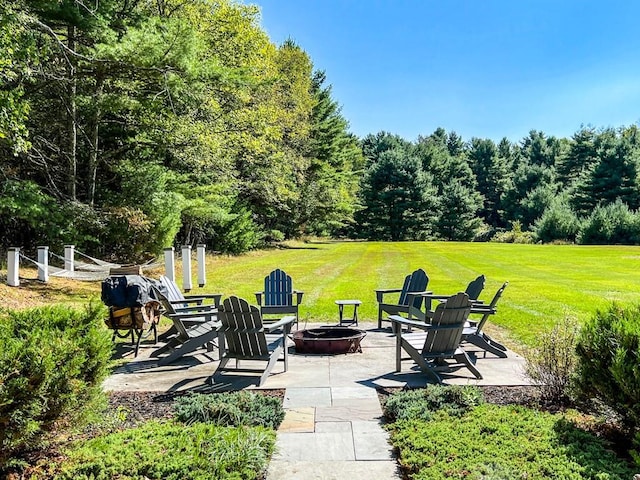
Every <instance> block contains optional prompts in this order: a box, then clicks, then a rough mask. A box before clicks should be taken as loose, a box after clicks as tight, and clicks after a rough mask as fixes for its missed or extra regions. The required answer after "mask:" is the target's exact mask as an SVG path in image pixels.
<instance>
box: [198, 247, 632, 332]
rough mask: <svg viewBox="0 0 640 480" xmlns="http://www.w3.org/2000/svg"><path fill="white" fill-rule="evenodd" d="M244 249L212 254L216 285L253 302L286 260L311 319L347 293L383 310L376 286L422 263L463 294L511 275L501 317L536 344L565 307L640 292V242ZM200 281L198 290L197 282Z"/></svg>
mask: <svg viewBox="0 0 640 480" xmlns="http://www.w3.org/2000/svg"><path fill="white" fill-rule="evenodd" d="M292 247H293V248H290V249H278V250H269V251H262V252H254V253H251V254H249V255H245V256H241V257H212V258H211V261H210V262H209V264H208V265H207V267H208V270H207V278H208V284H207V286H206V289H207V290H210V291H214V290H215V291H220V292H223V293H225V294H236V295H240V296H244V297H246V298H247V299H251V301H254V299H255V297H254V295H253V293H254V292H255V291H256V290H261V289H262V286H261V285H262V279H263V278H264V276H265V275H267V274H268V273H269V272H270V271H271V270H272V269H274V268H282V269H284V270H286V271H287V273H289V274H290V275H291V276H292V278H293V279H294V286H295V288H297V289H300V290H304V291H305V298H304V301H303V305H302V306H301V315H302V317H303V318H304V319H309V320H313V321H316V320H321V321H329V320H331V321H335V320H336V319H337V307H336V305H335V304H334V300H335V299H338V298H357V299H360V300H362V301H363V305H362V307H361V318H366V319H370V320H374V319H375V318H376V316H377V306H376V301H375V294H374V292H373V290H374V289H376V288H394V287H395V288H400V287H401V286H402V282H403V280H404V277H405V275H406V274H407V273H409V272H411V271H413V270H414V269H416V268H423V269H425V271H426V272H427V275H428V276H429V278H430V280H429V285H428V289H430V290H433V291H434V292H436V293H438V292H441V293H456V292H457V291H459V290H464V288H465V287H466V285H467V283H468V282H469V281H471V280H472V279H473V278H475V277H476V276H478V275H480V274H484V275H485V276H486V278H487V283H486V287H485V290H484V292H483V293H482V295H481V296H480V298H481V299H483V300H485V301H489V300H490V299H491V297H492V296H493V294H494V293H495V291H496V290H497V289H498V288H499V287H500V285H502V283H503V282H505V281H509V286H508V287H507V289H506V290H505V293H504V296H503V298H502V299H501V300H500V303H499V304H498V306H499V313H498V314H497V315H495V316H494V317H493V318H492V323H494V324H495V325H497V326H498V327H501V328H500V329H501V330H503V331H502V332H501V333H502V334H503V335H505V334H507V335H508V336H510V337H511V340H513V341H516V342H524V343H526V344H531V343H532V342H534V341H535V338H536V336H537V333H538V332H540V331H541V330H544V329H547V328H549V327H550V326H551V325H553V324H554V323H555V322H556V321H557V320H558V319H560V318H562V317H564V316H573V317H575V318H577V319H578V320H583V319H585V318H587V317H588V316H589V315H590V314H591V313H592V312H594V311H595V309H596V308H598V307H602V306H603V305H605V304H606V303H607V302H608V301H611V300H616V301H620V302H635V301H640V288H639V286H638V278H639V274H640V272H639V270H640V247H629V246H573V245H515V244H498V243H456V242H402V243H384V242H370V243H362V242H335V243H308V244H302V243H300V244H292ZM197 290H198V289H195V291H197Z"/></svg>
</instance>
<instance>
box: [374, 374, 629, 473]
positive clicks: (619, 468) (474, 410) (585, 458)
mask: <svg viewBox="0 0 640 480" xmlns="http://www.w3.org/2000/svg"><path fill="white" fill-rule="evenodd" d="M430 388H431V387H429V388H428V389H427V390H429V389H430ZM439 388H443V387H439ZM444 388H448V387H444ZM395 395H400V396H404V398H406V396H407V393H406V392H400V393H398V394H394V395H392V396H391V397H390V398H389V399H388V401H387V403H386V405H387V406H386V407H385V414H387V413H388V410H389V409H388V406H389V405H390V404H391V405H393V403H394V402H395V401H396V399H394V397H395ZM456 396H459V395H451V396H450V397H449V399H450V400H451V403H452V404H453V406H454V407H455V406H456V405H457V406H458V407H459V408H452V405H449V406H448V407H447V409H438V408H437V405H436V404H435V403H434V402H433V401H430V400H429V395H428V394H427V393H426V392H425V393H422V392H420V393H419V394H413V396H412V397H411V401H412V403H415V402H417V401H418V400H417V399H418V398H421V399H422V401H423V408H417V407H416V406H415V405H414V406H413V408H412V410H413V412H415V413H416V415H415V416H413V418H410V416H404V417H402V419H398V420H397V421H395V422H393V423H391V424H389V425H388V428H389V430H390V432H391V442H392V444H393V445H394V447H396V449H397V451H398V457H399V462H400V465H401V468H402V469H403V471H404V473H405V474H406V476H407V477H408V478H410V479H412V480H418V479H420V480H439V479H445V478H467V479H502V478H514V479H527V480H537V479H549V478H555V479H563V480H567V479H569V480H581V479H593V480H605V479H606V480H614V479H629V478H632V477H633V474H634V472H633V471H632V470H631V468H630V467H629V465H628V464H627V463H626V462H625V461H623V460H620V459H618V458H617V457H616V456H615V454H614V453H613V452H612V451H611V450H610V449H609V448H608V445H607V444H606V443H605V442H604V441H603V440H601V439H599V438H598V437H596V436H595V435H593V434H591V433H588V432H586V431H584V430H582V429H580V428H579V427H578V426H577V425H576V423H574V421H573V417H572V414H571V413H570V412H569V413H564V414H551V413H547V412H542V411H539V410H536V409H533V408H528V407H524V406H519V405H507V406H504V405H503V406H499V405H493V404H489V403H479V404H477V405H474V406H470V405H468V404H465V403H461V404H456V401H455V398H456ZM437 397H442V394H441V393H438V395H437ZM424 411H429V412H430V413H429V415H427V416H425V415H424ZM389 418H390V419H393V418H395V417H389Z"/></svg>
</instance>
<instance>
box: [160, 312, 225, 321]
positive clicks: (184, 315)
mask: <svg viewBox="0 0 640 480" xmlns="http://www.w3.org/2000/svg"><path fill="white" fill-rule="evenodd" d="M167 316H168V317H169V318H177V319H179V320H189V319H191V320H193V319H195V318H204V321H205V322H207V321H211V320H213V319H214V318H218V311H217V310H216V311H209V312H176V313H172V314H169V315H167Z"/></svg>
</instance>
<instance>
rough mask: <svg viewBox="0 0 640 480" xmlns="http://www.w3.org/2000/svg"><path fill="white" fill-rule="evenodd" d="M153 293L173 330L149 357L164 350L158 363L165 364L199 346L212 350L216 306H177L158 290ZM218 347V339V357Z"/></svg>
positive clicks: (216, 333) (217, 326)
mask: <svg viewBox="0 0 640 480" xmlns="http://www.w3.org/2000/svg"><path fill="white" fill-rule="evenodd" d="M155 295H156V298H157V299H158V301H159V302H160V304H161V305H162V307H163V309H164V311H163V315H165V316H166V317H167V318H169V319H170V320H171V322H172V323H173V326H172V328H173V329H174V330H175V332H176V333H175V334H174V335H173V336H171V337H169V338H168V341H167V343H166V344H165V345H163V346H162V347H160V348H158V349H157V350H155V351H154V352H153V353H151V356H152V357H159V356H160V355H163V354H165V353H167V355H166V356H163V357H161V358H160V361H159V362H158V364H159V365H168V364H170V363H171V362H173V361H175V360H177V359H178V358H180V357H182V356H184V355H186V354H188V353H191V352H194V351H196V350H198V349H199V348H202V347H206V349H207V351H209V352H210V351H212V350H213V348H214V340H215V339H216V338H217V337H218V335H219V334H218V329H219V327H220V322H219V321H217V316H218V309H217V308H215V307H214V306H213V305H197V306H194V307H185V308H177V307H175V306H174V305H173V304H172V303H171V302H170V301H169V300H168V299H167V297H165V296H164V295H163V294H162V293H161V292H159V291H157V290H156V292H155ZM221 349H222V344H221V342H218V357H221V356H222V351H221Z"/></svg>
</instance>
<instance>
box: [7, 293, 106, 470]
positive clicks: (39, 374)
mask: <svg viewBox="0 0 640 480" xmlns="http://www.w3.org/2000/svg"><path fill="white" fill-rule="evenodd" d="M104 313H105V312H104V307H102V306H101V305H89V306H88V307H87V308H86V309H85V310H84V311H80V310H74V309H71V308H68V307H65V306H54V307H40V308H34V309H29V310H23V311H6V312H3V313H2V315H1V316H0V446H1V448H0V464H2V463H3V462H4V461H5V460H6V459H7V458H8V457H9V456H11V455H15V454H17V453H18V452H20V451H21V450H23V449H25V448H27V447H32V446H37V445H38V444H39V443H42V442H43V440H44V439H45V435H44V434H45V433H46V432H47V431H48V430H50V429H51V427H52V426H53V425H54V423H55V422H57V421H59V420H61V419H74V420H75V421H78V420H81V419H82V417H83V416H84V414H85V413H87V409H86V408H85V407H88V406H89V405H91V404H92V402H94V401H97V400H98V399H100V398H102V395H103V394H102V390H101V382H102V380H103V379H104V378H105V377H106V375H107V366H108V363H109V359H110V357H111V351H112V344H111V340H110V336H109V333H108V332H107V330H106V329H105V328H103V326H102V325H101V324H102V317H103V315H104Z"/></svg>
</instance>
